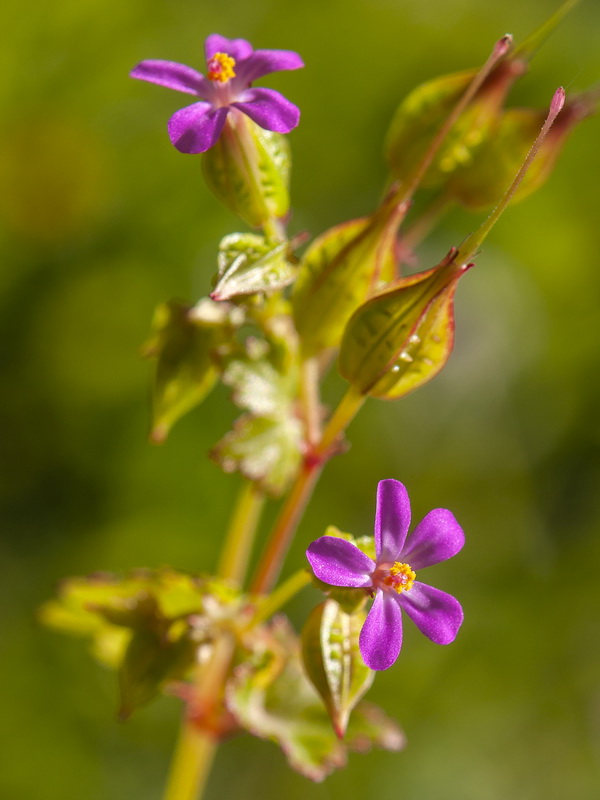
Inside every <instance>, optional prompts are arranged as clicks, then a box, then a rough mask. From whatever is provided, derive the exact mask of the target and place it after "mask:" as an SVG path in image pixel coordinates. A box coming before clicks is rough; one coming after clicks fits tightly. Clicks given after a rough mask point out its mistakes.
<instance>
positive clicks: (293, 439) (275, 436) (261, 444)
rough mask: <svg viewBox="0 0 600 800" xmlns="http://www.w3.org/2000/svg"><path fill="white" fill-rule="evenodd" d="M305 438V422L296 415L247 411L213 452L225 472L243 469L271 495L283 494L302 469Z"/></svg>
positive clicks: (250, 478) (212, 455)
mask: <svg viewBox="0 0 600 800" xmlns="http://www.w3.org/2000/svg"><path fill="white" fill-rule="evenodd" d="M257 402H259V398H258V397H257ZM302 441H303V438H302V425H301V423H300V421H299V420H298V419H296V418H295V417H292V416H278V417H277V418H272V417H259V416H253V415H251V414H245V415H244V416H242V417H240V418H239V419H238V420H237V421H236V423H235V425H234V427H233V430H231V431H229V433H227V434H225V436H224V437H223V438H222V439H221V441H220V442H219V443H218V444H217V445H216V446H215V448H214V449H213V450H212V451H211V457H212V458H213V459H214V460H215V461H217V463H219V464H220V465H221V467H222V468H223V469H224V470H225V472H234V471H236V470H239V471H240V472H241V473H242V475H244V476H245V477H246V478H248V479H249V480H251V481H255V482H256V483H258V484H259V485H260V486H261V487H262V488H263V490H264V491H265V492H267V493H268V494H271V495H274V496H279V495H280V494H282V493H283V492H284V491H285V489H286V488H287V487H288V485H289V483H290V482H291V480H292V479H293V478H294V476H295V474H296V472H297V470H298V466H299V464H300V462H301V458H302V447H301V445H302Z"/></svg>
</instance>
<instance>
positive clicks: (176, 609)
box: [40, 568, 244, 718]
mask: <svg viewBox="0 0 600 800" xmlns="http://www.w3.org/2000/svg"><path fill="white" fill-rule="evenodd" d="M243 602H244V601H243V598H242V597H241V596H240V595H239V593H238V592H237V591H236V590H234V589H233V588H232V587H230V586H229V585H228V584H225V583H223V582H221V581H220V580H218V579H216V578H199V577H197V576H194V575H189V574H187V573H181V572H177V571H175V570H171V569H168V568H163V569H160V570H156V571H152V570H137V571H135V572H133V573H131V574H130V575H128V576H125V577H123V578H118V577H116V576H113V575H107V574H100V573H99V574H95V575H91V576H89V577H87V578H70V579H69V580H67V581H64V582H63V584H62V585H61V587H60V590H59V596H58V598H57V599H56V600H51V601H49V602H48V603H46V604H45V605H44V606H43V607H42V608H41V611H40V617H41V620H42V622H44V623H45V624H46V625H48V626H49V627H53V628H56V629H58V630H61V631H64V632H67V633H73V634H78V635H83V636H87V637H89V638H91V639H92V643H93V651H94V655H95V656H96V657H97V658H98V659H99V660H100V661H102V662H103V663H104V664H106V665H107V666H109V667H112V668H113V669H116V670H117V671H118V673H119V688H120V695H121V701H120V715H121V717H123V718H124V717H126V716H128V715H129V714H130V713H131V711H132V710H134V709H135V708H137V707H138V706H139V705H141V704H143V703H145V702H147V701H148V700H150V699H151V698H152V697H154V696H155V695H156V694H157V693H158V692H159V691H160V690H161V689H162V688H163V687H164V686H165V684H166V683H168V682H170V681H173V680H180V679H181V678H183V677H184V676H185V674H186V673H187V672H188V671H189V670H190V669H191V668H192V667H193V665H194V663H195V658H196V653H197V650H198V647H199V646H200V645H202V644H204V643H206V642H210V641H211V639H212V638H214V636H216V635H217V632H218V630H219V627H220V626H225V627H228V629H231V624H232V620H235V619H236V618H237V615H238V613H239V609H240V605H241V604H242V603H243Z"/></svg>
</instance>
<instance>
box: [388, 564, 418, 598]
mask: <svg viewBox="0 0 600 800" xmlns="http://www.w3.org/2000/svg"><path fill="white" fill-rule="evenodd" d="M415 578H416V574H415V572H414V570H412V569H411V568H410V564H401V563H400V562H399V561H396V562H395V563H394V565H393V567H392V568H391V569H390V571H389V572H388V574H387V576H386V577H385V578H384V579H383V582H384V584H385V585H386V586H389V587H390V589H393V590H394V591H395V592H398V594H400V593H401V592H408V591H409V589H411V587H412V585H413V581H414V579H415Z"/></svg>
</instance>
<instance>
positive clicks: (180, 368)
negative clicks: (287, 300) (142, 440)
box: [142, 298, 241, 444]
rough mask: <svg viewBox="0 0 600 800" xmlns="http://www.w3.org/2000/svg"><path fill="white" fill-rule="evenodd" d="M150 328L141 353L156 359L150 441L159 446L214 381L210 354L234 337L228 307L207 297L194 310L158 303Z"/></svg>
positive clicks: (215, 374) (215, 367) (181, 305)
mask: <svg viewBox="0 0 600 800" xmlns="http://www.w3.org/2000/svg"><path fill="white" fill-rule="evenodd" d="M211 304H212V305H211ZM209 309H210V313H209V311H208V310H209ZM239 313H241V312H239ZM152 327H153V331H152V336H151V339H150V341H149V342H148V343H147V344H146V345H145V346H144V348H143V351H142V352H143V355H145V356H147V357H153V358H156V359H157V364H156V374H155V378H154V386H153V392H152V432H151V439H152V441H153V442H155V443H157V444H159V443H162V442H164V441H165V439H166V438H167V436H168V434H169V431H170V430H171V428H172V426H173V425H174V423H175V422H177V420H178V419H180V418H181V417H182V416H183V415H184V414H186V413H187V412H188V411H191V409H192V408H194V407H195V406H197V405H199V404H200V403H201V402H202V400H204V398H205V397H206V395H207V394H208V393H209V392H210V390H211V389H212V388H213V386H214V385H215V383H216V382H217V378H218V370H217V366H216V363H215V357H214V351H215V350H216V349H217V347H219V346H220V345H223V344H224V343H225V342H227V341H229V340H230V339H231V338H232V335H233V333H232V331H233V329H234V325H233V324H232V317H231V314H228V305H227V304H223V306H222V307H219V305H218V304H217V303H214V302H213V301H212V300H210V299H209V298H206V299H205V300H203V301H202V303H201V304H198V306H196V307H195V308H191V307H190V306H186V305H183V304H182V303H178V302H176V301H174V300H171V301H169V302H168V303H162V304H161V305H160V306H158V308H157V309H156V312H155V314H154V321H153V324H152Z"/></svg>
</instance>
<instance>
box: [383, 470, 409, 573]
mask: <svg viewBox="0 0 600 800" xmlns="http://www.w3.org/2000/svg"><path fill="white" fill-rule="evenodd" d="M409 525H410V500H409V499H408V492H407V491H406V489H405V488H404V485H403V484H401V483H400V481H395V480H394V479H393V478H388V480H385V481H379V483H378V484H377V510H376V512H375V552H376V553H377V561H378V562H380V563H381V562H386V561H397V560H398V556H399V555H400V553H401V551H402V548H403V547H404V540H405V539H406V534H407V533H408V526H409Z"/></svg>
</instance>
